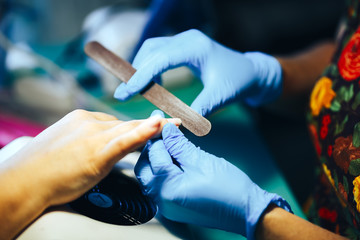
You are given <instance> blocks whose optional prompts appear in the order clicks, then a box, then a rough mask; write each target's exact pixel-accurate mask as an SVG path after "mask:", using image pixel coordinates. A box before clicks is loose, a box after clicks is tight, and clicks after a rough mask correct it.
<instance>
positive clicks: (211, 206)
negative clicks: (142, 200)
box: [135, 123, 291, 239]
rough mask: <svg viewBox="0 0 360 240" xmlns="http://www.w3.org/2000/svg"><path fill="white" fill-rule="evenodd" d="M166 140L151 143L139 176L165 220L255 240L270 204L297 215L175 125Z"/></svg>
mask: <svg viewBox="0 0 360 240" xmlns="http://www.w3.org/2000/svg"><path fill="white" fill-rule="evenodd" d="M162 137H163V140H161V139H155V140H151V141H149V142H148V144H147V146H146V148H145V149H144V151H143V152H142V154H141V156H140V158H139V161H138V162H137V164H136V166H135V174H136V176H137V178H138V180H139V182H140V183H141V185H142V187H143V191H144V193H145V194H147V195H149V196H150V197H151V198H152V199H153V200H154V201H155V202H156V204H157V205H158V208H159V211H160V213H161V214H162V215H163V216H164V217H166V218H168V219H170V220H173V221H178V222H185V223H191V224H198V225H202V226H205V227H211V228H218V229H222V230H226V231H230V232H235V233H240V234H242V235H244V236H246V237H247V238H249V239H254V231H255V228H256V224H257V222H258V220H259V218H260V216H261V214H262V213H263V211H264V210H265V209H266V208H267V206H268V205H269V204H270V203H273V204H276V205H278V206H280V207H282V208H284V209H286V210H288V211H291V209H290V206H289V205H288V203H287V202H286V201H285V200H284V199H283V198H281V197H280V196H278V195H276V194H273V193H268V192H266V191H264V190H263V189H261V188H260V187H259V186H257V185H256V184H255V183H253V182H252V181H251V180H250V178H249V177H248V176H247V175H246V174H244V173H243V172H242V171H241V170H240V169H238V168H237V167H235V166H234V165H232V164H231V163H229V162H227V161H226V160H225V159H223V158H218V157H216V156H214V155H211V154H209V153H207V152H204V151H202V150H201V149H200V148H198V147H196V146H194V145H193V144H192V143H191V142H190V141H189V140H188V139H187V138H185V137H184V135H183V134H182V133H181V132H180V130H179V129H178V128H177V127H176V126H175V125H173V124H170V123H168V124H166V125H165V126H164V128H163V131H162Z"/></svg>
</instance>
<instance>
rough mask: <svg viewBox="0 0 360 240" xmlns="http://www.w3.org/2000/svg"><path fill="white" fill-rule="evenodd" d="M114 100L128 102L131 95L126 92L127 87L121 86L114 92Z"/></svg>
mask: <svg viewBox="0 0 360 240" xmlns="http://www.w3.org/2000/svg"><path fill="white" fill-rule="evenodd" d="M114 98H116V99H118V100H120V101H126V100H128V99H129V98H130V96H129V93H128V92H127V90H126V85H125V84H121V85H120V86H118V87H117V88H116V90H115V92H114Z"/></svg>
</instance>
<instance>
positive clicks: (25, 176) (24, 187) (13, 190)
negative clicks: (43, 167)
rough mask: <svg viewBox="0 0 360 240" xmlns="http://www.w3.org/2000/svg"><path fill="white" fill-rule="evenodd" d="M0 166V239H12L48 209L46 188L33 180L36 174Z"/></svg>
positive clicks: (35, 172)
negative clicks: (45, 195) (0, 187)
mask: <svg viewBox="0 0 360 240" xmlns="http://www.w3.org/2000/svg"><path fill="white" fill-rule="evenodd" d="M0 167H1V169H0V172H1V173H0V185H1V186H2V190H1V191H0V216H1V218H0V239H12V238H14V237H15V236H16V235H17V234H19V232H20V231H21V230H22V229H24V228H25V227H26V226H27V225H28V224H30V223H31V222H32V221H33V220H35V219H36V217H38V216H39V215H40V214H41V213H42V212H43V211H44V210H45V209H46V208H47V201H46V200H45V199H46V198H45V197H44V195H43V194H42V193H41V191H42V190H41V189H42V188H43V186H42V185H41V184H40V185H39V183H36V182H35V181H33V180H34V179H35V177H34V176H36V175H37V174H38V173H37V171H22V170H21V169H22V167H21V166H20V167H19V168H16V169H12V168H11V167H9V166H0ZM29 175H32V176H29Z"/></svg>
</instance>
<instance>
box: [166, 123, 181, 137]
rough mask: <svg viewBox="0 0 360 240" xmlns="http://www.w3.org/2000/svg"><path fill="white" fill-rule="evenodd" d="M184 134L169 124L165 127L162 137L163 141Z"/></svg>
mask: <svg viewBox="0 0 360 240" xmlns="http://www.w3.org/2000/svg"><path fill="white" fill-rule="evenodd" d="M183 135H184V134H183V133H182V132H181V131H180V130H179V128H177V127H176V126H175V124H173V123H167V124H165V126H164V127H163V130H162V137H163V139H164V140H165V139H167V138H169V137H179V136H183Z"/></svg>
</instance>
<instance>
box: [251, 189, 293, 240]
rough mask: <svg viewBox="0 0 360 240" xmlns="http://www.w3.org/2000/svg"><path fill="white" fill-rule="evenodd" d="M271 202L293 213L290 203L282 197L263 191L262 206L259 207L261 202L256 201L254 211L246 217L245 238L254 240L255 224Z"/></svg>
mask: <svg viewBox="0 0 360 240" xmlns="http://www.w3.org/2000/svg"><path fill="white" fill-rule="evenodd" d="M271 204H274V205H276V206H278V207H281V208H282V209H284V210H286V211H288V212H290V213H293V212H292V210H291V207H290V205H289V204H288V202H287V201H286V200H285V199H284V198H282V197H281V196H279V195H277V194H274V193H268V192H265V198H264V199H263V205H262V206H263V207H260V206H261V203H258V205H257V206H256V209H253V210H254V211H253V212H252V214H251V215H250V216H248V218H247V224H246V236H247V239H249V240H255V230H256V226H257V224H258V222H259V220H260V219H261V217H262V215H263V214H264V212H265V211H266V209H267V208H268V207H269V206H270V205H271ZM259 205H260V206H259Z"/></svg>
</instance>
